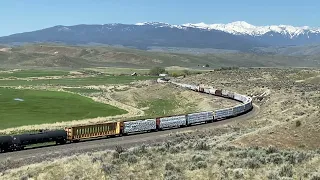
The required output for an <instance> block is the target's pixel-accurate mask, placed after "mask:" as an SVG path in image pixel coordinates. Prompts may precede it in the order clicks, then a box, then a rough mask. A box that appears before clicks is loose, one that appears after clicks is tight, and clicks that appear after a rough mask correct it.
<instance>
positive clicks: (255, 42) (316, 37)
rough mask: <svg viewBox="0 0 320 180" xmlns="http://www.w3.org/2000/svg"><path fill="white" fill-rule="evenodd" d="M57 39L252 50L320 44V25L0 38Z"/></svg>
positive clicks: (154, 27) (155, 28)
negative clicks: (315, 26) (313, 26)
mask: <svg viewBox="0 0 320 180" xmlns="http://www.w3.org/2000/svg"><path fill="white" fill-rule="evenodd" d="M35 42H54V43H57V42H58V43H65V44H71V45H77V44H91V43H98V44H107V45H121V46H126V47H136V48H138V49H148V47H154V46H157V47H183V48H212V49H227V50H238V51H245V52H252V49H254V48H256V47H270V46H291V45H293V46H297V45H298V46H304V45H310V44H320V28H310V27H308V26H303V27H293V26H289V25H272V26H254V25H251V24H249V23H247V22H245V21H236V22H232V23H228V24H205V23H196V24H191V23H187V24H182V25H173V24H168V23H163V22H143V23H136V24H121V23H110V24H103V25H85V24H80V25H75V26H62V25H59V26H54V27H50V28H46V29H41V30H37V31H32V32H25V33H18V34H13V35H10V36H4V37H0V44H15V43H35Z"/></svg>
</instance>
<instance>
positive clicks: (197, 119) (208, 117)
mask: <svg viewBox="0 0 320 180" xmlns="http://www.w3.org/2000/svg"><path fill="white" fill-rule="evenodd" d="M213 118H214V113H213V112H212V111H207V112H199V113H191V114H188V116H187V124H188V125H190V124H195V123H202V122H207V121H213Z"/></svg>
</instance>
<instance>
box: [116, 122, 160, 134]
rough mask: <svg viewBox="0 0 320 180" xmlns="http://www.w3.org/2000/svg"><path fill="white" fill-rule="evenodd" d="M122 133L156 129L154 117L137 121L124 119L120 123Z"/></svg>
mask: <svg viewBox="0 0 320 180" xmlns="http://www.w3.org/2000/svg"><path fill="white" fill-rule="evenodd" d="M121 127H122V129H123V130H122V131H123V133H124V134H128V133H134V132H143V131H151V130H156V129H157V123H156V119H145V120H137V121H125V122H123V124H122V125H121Z"/></svg>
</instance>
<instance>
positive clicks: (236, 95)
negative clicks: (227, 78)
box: [234, 93, 245, 102]
mask: <svg viewBox="0 0 320 180" xmlns="http://www.w3.org/2000/svg"><path fill="white" fill-rule="evenodd" d="M234 99H235V100H238V101H241V102H243V100H245V97H243V95H241V94H238V93H234Z"/></svg>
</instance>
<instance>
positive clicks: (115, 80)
mask: <svg viewBox="0 0 320 180" xmlns="http://www.w3.org/2000/svg"><path fill="white" fill-rule="evenodd" d="M156 78H157V77H153V76H95V77H85V78H63V79H38V80H0V86H20V85H21V86H25V85H29V86H30V85H32V86H36V85H48V84H50V85H63V86H66V85H68V86H80V85H82V86H85V85H104V84H126V83H130V82H133V81H137V80H148V79H156Z"/></svg>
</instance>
